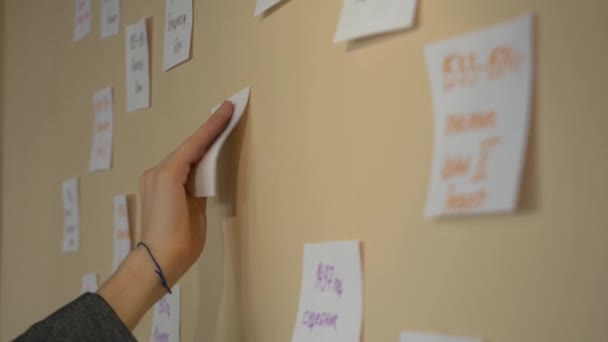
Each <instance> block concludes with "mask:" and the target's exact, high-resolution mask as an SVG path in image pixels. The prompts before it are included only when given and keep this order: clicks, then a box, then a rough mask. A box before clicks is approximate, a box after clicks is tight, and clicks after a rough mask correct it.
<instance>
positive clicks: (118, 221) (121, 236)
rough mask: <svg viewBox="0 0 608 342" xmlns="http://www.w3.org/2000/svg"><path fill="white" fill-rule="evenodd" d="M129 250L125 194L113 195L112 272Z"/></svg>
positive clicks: (127, 213) (127, 211)
mask: <svg viewBox="0 0 608 342" xmlns="http://www.w3.org/2000/svg"><path fill="white" fill-rule="evenodd" d="M130 252H131V229H130V226H129V207H128V204H127V195H125V194H123V195H117V196H115V197H114V258H113V260H112V272H114V271H115V270H116V269H117V268H118V266H120V263H122V261H123V260H124V259H125V258H126V257H127V255H129V253H130Z"/></svg>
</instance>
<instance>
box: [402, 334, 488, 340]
mask: <svg viewBox="0 0 608 342" xmlns="http://www.w3.org/2000/svg"><path fill="white" fill-rule="evenodd" d="M399 342H481V340H480V339H477V338H466V337H450V336H441V335H430V334H422V333H417V332H402V333H401V335H400V337H399Z"/></svg>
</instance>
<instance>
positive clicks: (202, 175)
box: [194, 86, 251, 197]
mask: <svg viewBox="0 0 608 342" xmlns="http://www.w3.org/2000/svg"><path fill="white" fill-rule="evenodd" d="M250 92H251V87H250V86H247V87H246V88H245V89H243V90H241V91H240V92H238V93H237V94H235V95H233V96H232V97H230V99H228V101H230V102H232V104H233V105H234V113H233V114H232V118H231V119H230V122H229V123H228V125H227V126H226V128H225V129H224V131H223V132H222V134H220V136H219V137H218V138H217V139H215V141H214V142H213V145H211V147H210V148H209V149H208V150H207V153H206V154H205V156H204V157H203V159H202V160H201V161H200V162H199V163H198V165H197V166H196V171H195V178H194V179H195V181H194V183H195V194H196V197H214V196H216V195H217V161H218V158H219V155H220V152H221V150H222V146H224V143H225V142H226V139H228V136H229V135H230V133H232V131H233V130H234V128H235V127H236V125H237V124H238V123H239V121H240V120H241V117H242V116H243V113H244V112H245V109H246V108H247V103H248V102H249V93H250ZM220 105H221V104H220ZM220 105H218V106H216V107H215V108H214V109H213V111H214V112H215V111H216V110H217V108H218V107H219V106H220Z"/></svg>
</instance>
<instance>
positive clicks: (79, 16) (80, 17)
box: [74, 0, 91, 42]
mask: <svg viewBox="0 0 608 342" xmlns="http://www.w3.org/2000/svg"><path fill="white" fill-rule="evenodd" d="M90 32H91V0H74V41H75V42H77V41H79V40H81V39H82V38H84V37H85V36H86V35H87V34H89V33H90Z"/></svg>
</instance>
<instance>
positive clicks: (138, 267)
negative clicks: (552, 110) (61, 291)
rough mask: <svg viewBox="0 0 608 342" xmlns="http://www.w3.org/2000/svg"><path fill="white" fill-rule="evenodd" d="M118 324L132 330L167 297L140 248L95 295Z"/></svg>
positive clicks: (147, 256) (145, 254)
mask: <svg viewBox="0 0 608 342" xmlns="http://www.w3.org/2000/svg"><path fill="white" fill-rule="evenodd" d="M97 293H98V294H99V295H100V296H101V297H103V298H104V299H105V301H106V302H107V303H108V304H109V305H110V306H111V307H112V309H114V311H115V312H116V314H117V315H118V317H119V318H120V320H121V321H122V322H123V323H124V324H125V325H126V326H127V327H128V328H129V330H133V329H134V328H135V326H136V325H137V323H139V321H140V320H141V319H142V317H143V316H144V315H145V314H146V312H147V311H148V310H149V309H150V308H152V306H153V305H154V304H155V303H156V302H157V301H158V300H160V299H161V298H162V296H164V295H165V294H166V293H167V290H165V289H164V288H163V287H162V285H161V282H160V278H159V277H158V275H157V274H156V273H155V266H154V263H153V262H152V260H151V258H150V256H149V255H148V254H147V252H146V251H145V250H144V249H143V248H137V249H136V250H134V251H133V252H131V254H129V256H128V257H127V258H126V259H125V261H124V262H123V263H122V265H121V266H120V267H119V268H118V270H117V271H116V272H115V273H114V274H113V275H112V277H111V278H110V279H108V280H107V281H106V282H105V283H104V284H103V285H102V286H101V288H100V289H99V291H97Z"/></svg>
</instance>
